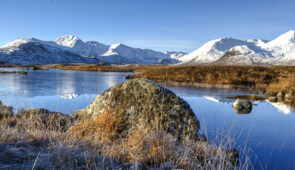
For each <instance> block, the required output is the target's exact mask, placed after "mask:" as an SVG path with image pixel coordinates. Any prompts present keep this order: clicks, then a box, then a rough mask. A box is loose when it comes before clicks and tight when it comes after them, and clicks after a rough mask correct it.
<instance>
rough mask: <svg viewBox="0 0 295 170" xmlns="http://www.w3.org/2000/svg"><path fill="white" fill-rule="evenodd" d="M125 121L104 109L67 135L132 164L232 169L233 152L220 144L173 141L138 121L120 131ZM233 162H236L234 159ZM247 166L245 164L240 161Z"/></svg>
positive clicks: (162, 132)
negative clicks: (127, 128)
mask: <svg viewBox="0 0 295 170" xmlns="http://www.w3.org/2000/svg"><path fill="white" fill-rule="evenodd" d="M125 123H126V122H124V121H122V119H121V118H120V117H117V116H115V114H111V113H104V114H102V115H100V116H98V117H97V118H96V120H92V119H91V120H90V119H88V120H84V121H83V122H80V123H78V124H77V125H75V126H74V127H73V128H72V129H71V130H70V134H71V138H74V139H75V140H79V141H83V142H84V143H89V144H91V145H95V146H99V147H98V148H100V152H101V153H102V154H103V155H106V156H107V157H109V158H111V159H119V160H121V161H123V162H128V163H132V164H138V163H140V164H144V165H149V166H154V167H158V166H160V165H163V164H165V163H169V164H171V165H172V166H173V167H177V168H184V169H196V168H204V169H215V168H217V169H233V168H234V165H233V164H234V161H237V159H236V158H237V157H236V158H234V156H236V155H234V153H235V152H228V150H226V149H225V147H224V146H222V145H218V146H214V145H210V144H209V143H208V142H207V141H206V140H199V141H194V140H183V141H181V142H180V141H177V140H176V139H175V138H174V137H173V136H172V135H170V134H167V133H166V132H165V131H164V130H161V129H157V130H155V129H151V128H150V127H149V126H147V125H146V124H144V123H142V124H139V125H137V126H136V127H131V129H129V130H128V131H124V129H125V127H124V126H125ZM236 163H237V162H236ZM243 168H246V169H247V168H248V165H247V164H245V165H243Z"/></svg>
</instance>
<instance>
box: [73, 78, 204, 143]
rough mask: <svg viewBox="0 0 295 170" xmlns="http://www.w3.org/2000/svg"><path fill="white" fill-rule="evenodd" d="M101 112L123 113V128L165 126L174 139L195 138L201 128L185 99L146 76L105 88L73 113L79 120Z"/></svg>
mask: <svg viewBox="0 0 295 170" xmlns="http://www.w3.org/2000/svg"><path fill="white" fill-rule="evenodd" d="M104 113H114V114H115V115H116V116H121V117H123V119H124V120H125V122H126V123H127V124H128V126H126V128H125V130H128V129H130V128H131V127H136V126H137V125H142V124H144V125H145V126H148V127H149V128H152V129H159V128H160V129H162V130H165V131H166V132H167V133H169V134H171V135H172V136H174V137H175V138H177V139H196V138H197V133H198V130H199V128H200V125H199V121H198V119H197V117H196V116H195V114H194V112H193V111H192V109H191V108H190V106H189V104H188V103H187V102H186V101H184V100H183V99H181V98H180V97H178V96H176V95H175V94H174V93H173V92H172V91H170V90H168V89H166V88H163V87H161V86H160V85H158V84H156V83H154V82H152V81H150V80H145V79H132V80H128V81H126V82H124V83H121V84H119V85H116V86H114V87H112V88H110V89H108V90H106V91H105V92H103V93H102V94H101V95H99V96H97V97H96V99H95V100H94V102H93V103H92V104H91V105H89V106H88V107H87V108H85V109H82V110H79V111H77V112H76V113H74V114H73V117H74V118H75V119H77V120H80V121H82V120H85V119H88V118H90V119H92V120H95V118H96V117H97V116H98V115H100V114H104Z"/></svg>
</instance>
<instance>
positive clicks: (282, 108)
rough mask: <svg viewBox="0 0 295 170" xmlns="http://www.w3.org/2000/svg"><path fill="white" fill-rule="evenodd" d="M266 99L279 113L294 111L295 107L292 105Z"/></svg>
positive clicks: (292, 112) (291, 112)
mask: <svg viewBox="0 0 295 170" xmlns="http://www.w3.org/2000/svg"><path fill="white" fill-rule="evenodd" d="M266 101H267V102H268V103H270V104H271V105H272V106H274V107H275V108H277V109H278V111H279V112H280V113H284V114H286V115H288V114H294V113H295V108H293V107H292V106H289V105H286V104H284V103H280V102H270V101H269V100H266Z"/></svg>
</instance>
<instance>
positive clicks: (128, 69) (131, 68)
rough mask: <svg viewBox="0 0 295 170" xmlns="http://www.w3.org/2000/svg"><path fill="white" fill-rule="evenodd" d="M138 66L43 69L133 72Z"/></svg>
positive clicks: (87, 65)
mask: <svg viewBox="0 0 295 170" xmlns="http://www.w3.org/2000/svg"><path fill="white" fill-rule="evenodd" d="M138 67H139V66H135V65H126V66H124V65H118V66H113V65H101V64H83V65H64V64H59V65H47V66H43V68H46V69H48V68H56V69H61V70H76V71H97V72H133V71H135V69H136V68H138Z"/></svg>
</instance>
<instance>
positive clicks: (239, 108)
mask: <svg viewBox="0 0 295 170" xmlns="http://www.w3.org/2000/svg"><path fill="white" fill-rule="evenodd" d="M233 108H234V109H235V111H236V113H239V114H246V113H250V112H251V111H252V102H251V101H249V100H241V99H237V100H236V101H235V102H234V104H233Z"/></svg>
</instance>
